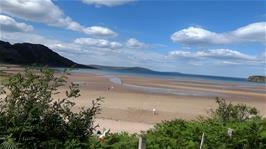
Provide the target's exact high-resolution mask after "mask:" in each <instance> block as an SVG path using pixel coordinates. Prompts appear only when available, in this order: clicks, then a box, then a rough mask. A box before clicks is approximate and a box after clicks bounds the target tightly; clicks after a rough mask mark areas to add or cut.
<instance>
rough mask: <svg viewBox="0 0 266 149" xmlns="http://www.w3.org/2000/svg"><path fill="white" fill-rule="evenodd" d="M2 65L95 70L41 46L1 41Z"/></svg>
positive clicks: (0, 58) (0, 61) (0, 60)
mask: <svg viewBox="0 0 266 149" xmlns="http://www.w3.org/2000/svg"><path fill="white" fill-rule="evenodd" d="M0 63H8V64H19V65H32V64H37V65H47V66H52V67H71V66H75V67H78V68H93V67H90V66H86V65H81V64H77V63H75V62H73V61H71V60H69V59H67V58H65V57H63V56H61V55H59V54H58V53H56V52H54V51H52V50H51V49H49V48H48V47H46V46H44V45H41V44H31V43H16V44H13V45H11V44H10V43H8V42H4V41H0Z"/></svg>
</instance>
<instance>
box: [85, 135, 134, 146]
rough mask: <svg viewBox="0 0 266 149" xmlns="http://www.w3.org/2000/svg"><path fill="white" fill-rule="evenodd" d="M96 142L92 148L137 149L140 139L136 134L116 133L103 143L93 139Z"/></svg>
mask: <svg viewBox="0 0 266 149" xmlns="http://www.w3.org/2000/svg"><path fill="white" fill-rule="evenodd" d="M91 139H94V140H91V141H92V142H94V144H93V145H91V146H90V148H93V149H94V148H97V149H131V148H132V149H136V148H138V137H137V135H136V134H133V135H130V134H128V133H126V132H122V133H114V134H111V135H109V136H107V137H106V138H105V139H104V141H103V142H99V141H98V140H97V139H95V138H91Z"/></svg>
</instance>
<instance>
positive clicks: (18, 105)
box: [0, 68, 102, 148]
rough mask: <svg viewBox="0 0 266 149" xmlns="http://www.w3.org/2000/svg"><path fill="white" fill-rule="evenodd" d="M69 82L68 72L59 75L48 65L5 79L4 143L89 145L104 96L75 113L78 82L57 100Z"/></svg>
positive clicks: (0, 123) (0, 118)
mask: <svg viewBox="0 0 266 149" xmlns="http://www.w3.org/2000/svg"><path fill="white" fill-rule="evenodd" d="M66 83H67V81H66V73H63V74H62V76H59V77H57V76H55V74H54V72H53V71H52V70H50V69H48V68H41V69H40V70H38V71H36V70H33V69H26V70H25V72H24V73H18V74H16V75H13V76H11V77H10V78H9V79H8V80H7V81H5V83H4V84H3V89H2V91H1V94H0V95H1V99H0V101H1V104H0V138H1V142H0V143H2V146H3V145H5V144H7V143H9V144H10V142H12V143H11V144H15V145H16V146H18V147H19V148H55V147H57V148H58V147H62V146H64V144H68V145H69V144H75V145H76V146H85V145H86V144H88V143H89V142H88V141H87V140H88V138H89V137H90V136H91V135H92V132H93V130H94V125H93V122H94V116H95V114H97V113H99V111H100V102H101V100H102V98H97V99H96V100H94V101H93V102H92V106H91V107H90V108H83V109H82V110H81V111H80V112H78V113H74V112H72V111H71V108H72V107H73V106H74V105H75V103H74V100H75V99H76V98H77V97H79V96H80V94H79V88H78V86H77V85H74V84H73V83H72V84H70V85H69V89H68V90H67V91H66V92H65V97H63V98H58V99H55V95H57V94H58V93H59V92H58V88H59V87H62V86H64V85H66ZM83 142H86V144H83Z"/></svg>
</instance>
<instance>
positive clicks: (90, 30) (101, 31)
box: [84, 26, 117, 36]
mask: <svg viewBox="0 0 266 149" xmlns="http://www.w3.org/2000/svg"><path fill="white" fill-rule="evenodd" d="M84 32H85V33H87V34H91V35H98V36H115V35H117V34H116V33H115V32H114V31H112V30H110V29H109V28H106V27H101V26H91V27H87V28H85V29H84Z"/></svg>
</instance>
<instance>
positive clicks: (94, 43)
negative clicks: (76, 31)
mask: <svg viewBox="0 0 266 149" xmlns="http://www.w3.org/2000/svg"><path fill="white" fill-rule="evenodd" d="M74 43H76V44H80V45H84V46H91V47H99V48H108V49H119V48H121V47H122V44H121V43H119V42H115V41H108V40H105V39H95V38H77V39H75V41H74Z"/></svg>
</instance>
